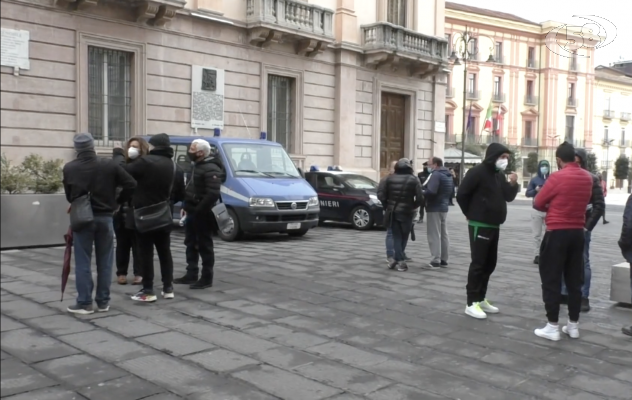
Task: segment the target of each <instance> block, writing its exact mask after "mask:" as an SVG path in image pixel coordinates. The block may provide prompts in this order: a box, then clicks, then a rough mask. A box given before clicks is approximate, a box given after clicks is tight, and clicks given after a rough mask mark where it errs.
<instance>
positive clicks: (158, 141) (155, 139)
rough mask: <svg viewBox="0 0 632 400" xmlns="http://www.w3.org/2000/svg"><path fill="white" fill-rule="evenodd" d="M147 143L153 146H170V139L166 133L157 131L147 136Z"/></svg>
mask: <svg viewBox="0 0 632 400" xmlns="http://www.w3.org/2000/svg"><path fill="white" fill-rule="evenodd" d="M149 144H150V145H152V146H154V147H169V146H171V140H169V135H167V134H166V133H159V134H157V135H153V136H152V137H150V138H149Z"/></svg>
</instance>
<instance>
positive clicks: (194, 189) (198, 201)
mask: <svg viewBox="0 0 632 400" xmlns="http://www.w3.org/2000/svg"><path fill="white" fill-rule="evenodd" d="M188 154H189V158H190V159H191V161H192V162H194V163H195V164H194V166H193V171H192V172H191V180H190V181H189V182H188V184H187V187H186V194H185V200H184V211H185V213H186V224H185V229H186V231H185V239H184V244H185V246H186V257H187V272H186V274H185V275H184V276H183V277H182V278H178V279H176V280H175V281H174V283H177V284H188V285H191V286H190V288H191V289H205V288H209V287H211V286H213V266H214V265H215V252H214V250H213V236H212V233H213V231H215V230H216V228H217V226H216V225H217V224H216V221H215V217H214V216H213V213H212V212H211V209H212V207H213V206H214V205H215V203H217V201H218V200H219V199H220V189H221V187H222V183H223V182H224V181H226V172H225V170H224V166H223V165H222V162H221V160H220V158H219V157H215V156H214V155H212V154H211V145H210V144H209V143H208V142H207V141H206V140H203V139H196V140H194V141H193V143H191V147H190V148H189V153H188ZM200 256H201V257H202V275H201V276H200V279H199V280H198V273H199V271H200V269H199V267H198V262H199V260H200Z"/></svg>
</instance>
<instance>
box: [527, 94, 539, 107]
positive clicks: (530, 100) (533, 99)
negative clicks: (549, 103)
mask: <svg viewBox="0 0 632 400" xmlns="http://www.w3.org/2000/svg"><path fill="white" fill-rule="evenodd" d="M524 104H525V105H527V106H536V105H538V96H534V95H532V94H528V95H526V96H524Z"/></svg>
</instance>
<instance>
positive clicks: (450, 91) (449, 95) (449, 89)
mask: <svg viewBox="0 0 632 400" xmlns="http://www.w3.org/2000/svg"><path fill="white" fill-rule="evenodd" d="M445 97H446V98H448V99H451V98H452V97H454V88H453V87H449V86H446V88H445Z"/></svg>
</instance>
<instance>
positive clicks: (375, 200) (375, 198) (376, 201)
mask: <svg viewBox="0 0 632 400" xmlns="http://www.w3.org/2000/svg"><path fill="white" fill-rule="evenodd" d="M369 199H371V200H373V201H374V202H375V203H376V204H377V205H378V206H381V205H382V202H381V201H380V200H378V198H377V196H376V195H374V194H370V195H369Z"/></svg>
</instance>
